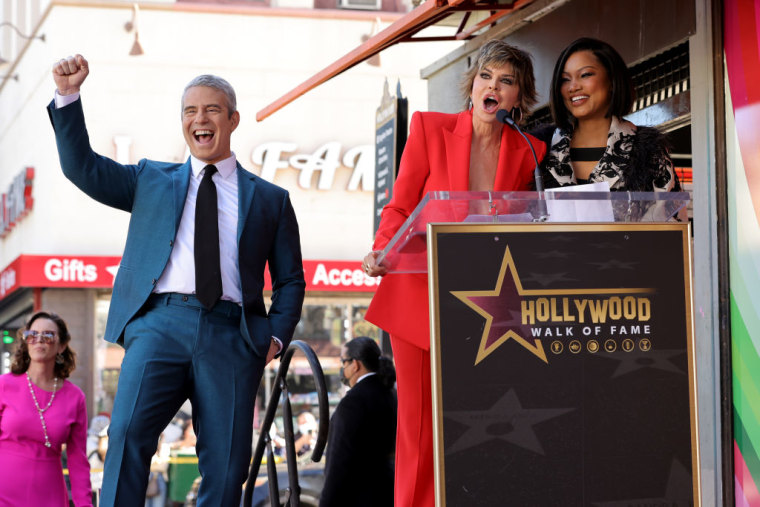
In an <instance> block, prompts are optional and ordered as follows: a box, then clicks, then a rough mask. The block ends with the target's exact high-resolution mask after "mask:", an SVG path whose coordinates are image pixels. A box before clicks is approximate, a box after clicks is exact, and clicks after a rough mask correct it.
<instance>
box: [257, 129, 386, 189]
mask: <svg viewBox="0 0 760 507" xmlns="http://www.w3.org/2000/svg"><path fill="white" fill-rule="evenodd" d="M297 149H298V145H297V144H296V143H287V142H281V141H271V142H268V143H264V144H260V145H259V146H257V147H256V148H254V150H253V152H252V153H251V161H252V162H253V163H254V164H256V165H257V166H260V167H261V173H260V175H261V177H262V178H263V179H265V180H267V181H274V178H275V174H276V173H277V171H278V170H279V169H287V168H289V167H290V168H293V169H296V170H299V171H301V174H300V175H299V176H298V186H300V187H301V188H306V189H308V188H311V187H312V185H313V181H312V180H313V179H314V175H315V174H318V176H319V177H318V179H317V189H318V190H330V189H331V188H332V186H333V181H334V180H335V172H336V171H337V169H338V168H339V167H341V164H342V165H343V166H344V167H348V168H351V169H353V172H352V173H351V178H350V179H349V180H348V186H347V190H351V191H354V190H359V183H361V190H364V191H372V190H373V189H374V179H373V178H374V174H375V164H374V147H373V146H371V145H360V146H356V147H354V148H351V149H349V150H347V151H346V152H345V153H344V154H343V158H342V159H341V157H340V150H341V144H340V143H339V142H337V141H333V142H329V143H325V144H323V145H322V146H320V147H319V148H317V149H316V150H314V152H313V153H311V154H300V153H296V154H294V155H291V156H290V157H287V156H285V154H286V153H294V152H295V151H296V150H297Z"/></svg>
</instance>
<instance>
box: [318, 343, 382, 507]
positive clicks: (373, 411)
mask: <svg viewBox="0 0 760 507" xmlns="http://www.w3.org/2000/svg"><path fill="white" fill-rule="evenodd" d="M341 363H342V367H341V381H342V382H343V383H344V384H346V385H348V386H350V387H351V390H350V391H348V394H346V396H345V397H344V398H343V399H342V400H341V402H340V403H339V404H338V407H337V408H336V409H335V413H334V414H333V416H332V419H331V420H330V434H329V438H328V444H327V466H326V468H325V485H324V488H323V490H322V496H321V498H320V502H319V505H320V506H323V507H340V506H368V507H369V506H372V507H374V506H378V507H379V506H392V505H393V474H394V467H393V463H394V453H395V448H396V391H395V389H394V388H393V385H394V383H395V381H396V371H395V369H394V368H393V363H392V362H391V360H390V359H388V358H387V357H383V356H382V355H381V353H380V348H379V347H378V346H377V343H375V341H374V340H372V339H371V338H367V337H366V336H363V337H360V338H356V339H354V340H351V341H350V342H348V343H346V344H345V345H344V346H343V347H342V349H341Z"/></svg>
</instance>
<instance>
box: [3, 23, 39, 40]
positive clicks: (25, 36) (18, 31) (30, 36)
mask: <svg viewBox="0 0 760 507" xmlns="http://www.w3.org/2000/svg"><path fill="white" fill-rule="evenodd" d="M3 26H7V27H8V28H12V29H13V31H15V32H16V33H17V34H18V36H19V37H21V38H22V39H39V40H41V41H42V42H45V34H44V33H43V34H41V35H24V34H23V33H21V30H19V29H18V27H17V26H16V25H14V24H13V23H11V22H10V21H3V22H2V23H0V27H3Z"/></svg>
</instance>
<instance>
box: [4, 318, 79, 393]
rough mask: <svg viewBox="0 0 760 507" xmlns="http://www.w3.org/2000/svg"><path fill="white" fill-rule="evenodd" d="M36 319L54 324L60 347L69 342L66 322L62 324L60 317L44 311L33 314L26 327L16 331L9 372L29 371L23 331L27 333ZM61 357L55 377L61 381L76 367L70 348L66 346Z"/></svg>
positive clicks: (27, 352)
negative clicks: (56, 328)
mask: <svg viewBox="0 0 760 507" xmlns="http://www.w3.org/2000/svg"><path fill="white" fill-rule="evenodd" d="M37 319H47V320H50V321H53V322H54V323H55V325H56V327H58V340H59V343H60V344H61V345H68V344H69V342H70V341H71V335H70V334H69V329H68V327H66V322H64V320H63V319H62V318H61V317H60V316H58V315H57V314H55V313H52V312H44V311H43V312H37V313H35V314H34V315H32V316H31V317H29V320H28V321H27V322H26V325H25V326H24V327H23V328H22V329H19V330H18V339H17V343H18V345H17V346H16V351H15V352H14V353H13V358H12V359H11V371H12V372H13V373H15V374H16V375H20V374H21V373H26V370H28V369H29V361H30V357H29V348H28V347H27V345H26V340H24V331H28V330H29V328H30V327H32V324H34V321H36V320H37ZM61 355H62V356H63V362H62V363H60V364H59V363H58V361H56V363H55V376H56V377H59V378H62V379H63V378H68V377H69V375H71V372H72V371H74V369H75V368H76V367H77V360H76V357H77V356H76V354H75V353H74V351H73V350H71V347H68V346H67V347H66V349H64V351H63V352H62V353H61Z"/></svg>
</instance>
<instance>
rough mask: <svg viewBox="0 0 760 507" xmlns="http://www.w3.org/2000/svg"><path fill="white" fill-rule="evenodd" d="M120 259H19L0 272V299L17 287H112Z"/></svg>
mask: <svg viewBox="0 0 760 507" xmlns="http://www.w3.org/2000/svg"><path fill="white" fill-rule="evenodd" d="M120 260H121V257H95V256H87V255H80V256H72V255H21V256H19V257H18V258H17V259H16V260H15V261H13V262H12V263H11V264H10V265H9V266H8V267H6V268H5V269H3V271H0V299H2V298H4V297H5V296H7V295H8V294H10V293H11V292H13V291H14V290H16V289H19V288H21V287H87V288H108V287H112V286H113V280H114V277H115V276H116V271H117V270H118V268H119V261H120Z"/></svg>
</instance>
